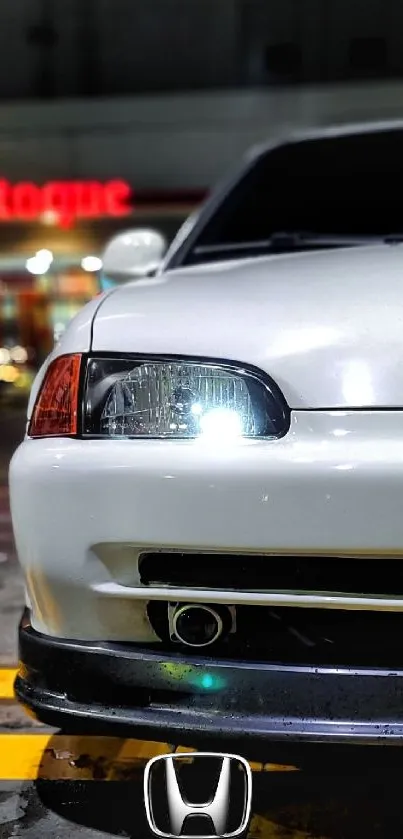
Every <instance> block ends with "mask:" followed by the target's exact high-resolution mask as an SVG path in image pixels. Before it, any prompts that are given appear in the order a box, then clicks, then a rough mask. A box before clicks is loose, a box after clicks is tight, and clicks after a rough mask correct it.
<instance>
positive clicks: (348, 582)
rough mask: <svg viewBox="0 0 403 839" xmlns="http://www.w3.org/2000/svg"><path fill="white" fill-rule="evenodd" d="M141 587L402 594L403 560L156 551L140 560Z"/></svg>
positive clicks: (142, 555) (379, 594)
mask: <svg viewBox="0 0 403 839" xmlns="http://www.w3.org/2000/svg"><path fill="white" fill-rule="evenodd" d="M139 572H140V581H141V583H142V585H145V586H151V585H162V586H165V585H166V586H176V587H183V588H189V589H192V588H199V589H206V588H213V589H214V588H215V589H220V590H224V591H231V590H232V591H258V590H266V591H300V592H337V593H343V594H357V595H360V594H361V595H378V596H385V597H386V596H393V595H403V559H397V558H389V557H373V558H371V557H329V556H315V557H312V556H271V555H269V556H255V555H249V556H247V555H238V554H236V555H234V554H215V553H214V554H208V553H179V552H173V551H172V552H168V551H165V552H158V553H143V554H141V555H140V558H139Z"/></svg>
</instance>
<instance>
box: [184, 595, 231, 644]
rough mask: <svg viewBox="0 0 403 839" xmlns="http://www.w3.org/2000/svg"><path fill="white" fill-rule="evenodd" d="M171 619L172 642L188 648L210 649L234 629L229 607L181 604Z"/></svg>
mask: <svg viewBox="0 0 403 839" xmlns="http://www.w3.org/2000/svg"><path fill="white" fill-rule="evenodd" d="M169 617H170V621H169V623H170V636H171V641H176V642H179V643H180V644H184V645H185V646H186V647H209V646H211V644H215V642H216V641H218V640H219V639H220V638H223V637H225V636H226V635H228V634H229V633H230V632H231V631H232V627H233V615H232V613H231V610H230V609H229V608H228V606H208V605H206V604H205V603H185V604H180V603H179V604H177V605H176V606H175V607H174V608H173V609H172V611H171V614H170V616H169Z"/></svg>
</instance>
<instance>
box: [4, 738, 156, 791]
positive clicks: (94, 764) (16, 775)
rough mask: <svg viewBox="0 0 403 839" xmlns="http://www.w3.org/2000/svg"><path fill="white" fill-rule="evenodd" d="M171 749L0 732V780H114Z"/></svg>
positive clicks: (115, 740) (118, 741)
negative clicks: (0, 733)
mask: <svg viewBox="0 0 403 839" xmlns="http://www.w3.org/2000/svg"><path fill="white" fill-rule="evenodd" d="M169 751H171V749H170V747H169V746H167V745H166V744H165V743H146V742H142V741H139V740H121V739H119V738H117V737H116V738H115V737H73V736H68V735H61V734H55V735H53V734H2V735H0V780H10V781H17V780H18V781H21V780H31V781H32V780H35V779H37V778H44V779H47V780H60V779H66V780H67V779H68V780H92V779H103V780H116V779H118V778H124V777H125V776H128V775H130V773H131V772H134V773H135V772H136V770H137V772H138V770H139V768H140V766H141V767H143V766H144V762H145V761H146V760H149V759H150V758H152V757H155V756H156V755H158V754H167V753H168V752H169Z"/></svg>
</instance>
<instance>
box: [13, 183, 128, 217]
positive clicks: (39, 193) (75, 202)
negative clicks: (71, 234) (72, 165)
mask: <svg viewBox="0 0 403 839" xmlns="http://www.w3.org/2000/svg"><path fill="white" fill-rule="evenodd" d="M132 200H133V193H132V190H131V188H130V186H129V184H127V183H126V181H122V180H114V181H108V183H106V184H102V183H99V182H98V181H50V182H49V183H45V184H44V185H43V186H38V185H37V184H34V183H32V182H31V181H22V182H21V183H17V184H11V183H10V182H9V181H7V180H0V221H36V220H40V219H43V220H45V221H46V220H47V219H49V220H50V221H53V222H54V223H57V224H58V225H59V226H60V227H65V228H68V227H71V225H72V224H73V223H74V222H75V221H77V220H78V219H95V218H101V217H102V216H109V217H113V218H119V217H123V216H127V215H130V213H131V211H132Z"/></svg>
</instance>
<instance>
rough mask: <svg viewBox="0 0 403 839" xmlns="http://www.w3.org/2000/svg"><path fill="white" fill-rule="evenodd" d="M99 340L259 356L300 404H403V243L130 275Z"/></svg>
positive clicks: (99, 346) (98, 319)
mask: <svg viewBox="0 0 403 839" xmlns="http://www.w3.org/2000/svg"><path fill="white" fill-rule="evenodd" d="M92 349H93V351H96V352H103V353H108V352H113V353H117V352H118V353H122V354H126V353H141V354H144V355H147V354H153V353H160V354H173V355H179V356H181V355H183V356H193V357H203V358H206V357H207V358H211V359H216V360H219V359H225V360H230V361H235V362H240V363H241V364H244V365H253V366H255V367H258V368H260V369H261V370H264V371H265V372H266V373H268V374H269V375H270V376H271V377H272V378H273V379H274V380H275V381H276V382H277V384H278V385H279V387H280V388H281V390H282V391H283V393H284V396H285V398H286V399H287V402H288V404H289V405H290V407H291V408H305V409H306V408H314V409H315V408H322V409H325V408H328V409H332V408H334V409H336V408H375V407H378V408H381V407H390V408H395V407H403V246H401V245H380V246H374V247H357V248H346V249H342V250H332V251H322V252H314V253H313V252H310V253H305V254H301V253H294V254H291V255H290V254H288V255H285V256H284V255H281V256H271V257H264V258H258V259H249V260H239V261H236V262H234V261H231V262H229V261H228V262H223V263H214V264H208V265H204V266H197V267H193V268H188V269H180V270H176V271H170V272H167V273H164V274H161V275H160V276H159V277H156V278H153V279H145V280H141V281H137V282H134V283H130V284H128V285H126V286H123V287H121V288H119V289H117V290H116V291H115V292H114V293H112V294H111V295H109V296H108V297H107V298H106V299H105V301H104V303H103V305H102V306H100V308H99V309H98V312H97V314H96V316H95V320H94V324H93V342H92Z"/></svg>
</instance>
